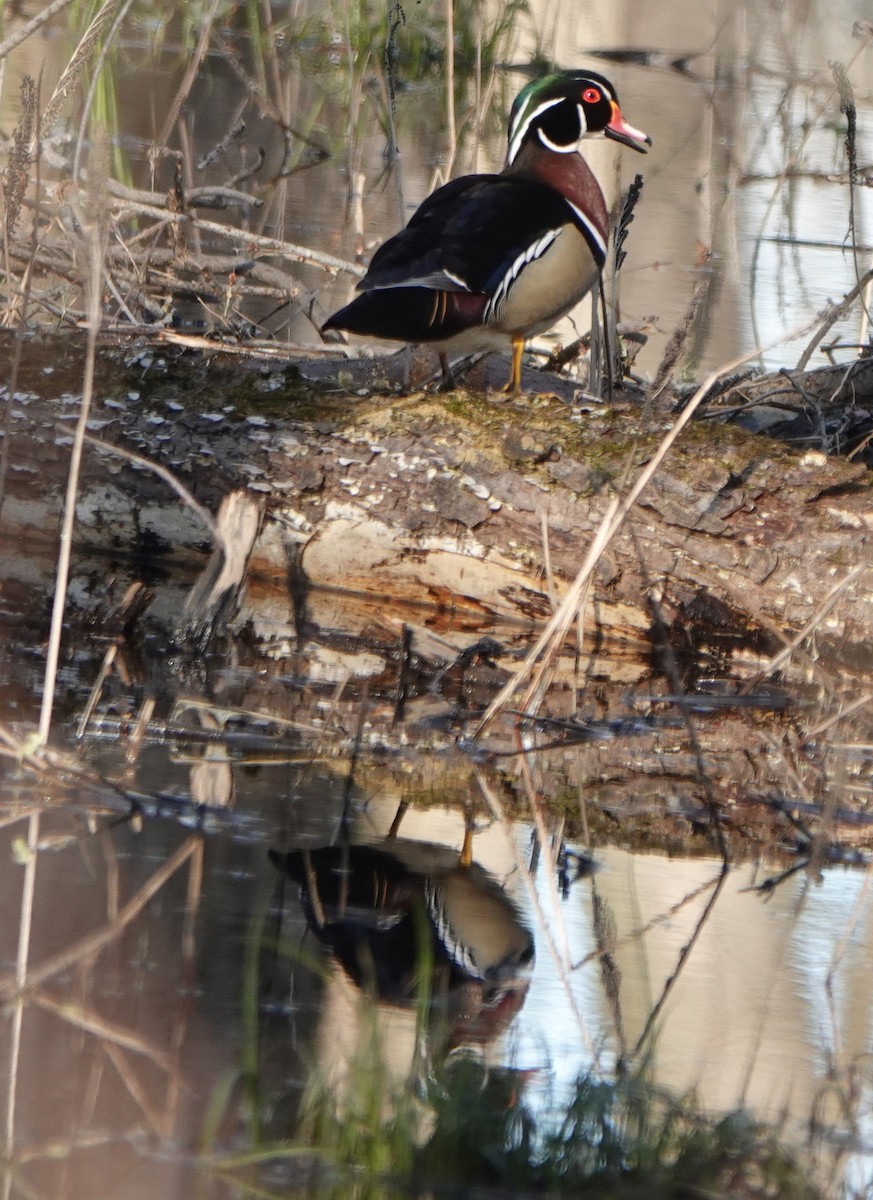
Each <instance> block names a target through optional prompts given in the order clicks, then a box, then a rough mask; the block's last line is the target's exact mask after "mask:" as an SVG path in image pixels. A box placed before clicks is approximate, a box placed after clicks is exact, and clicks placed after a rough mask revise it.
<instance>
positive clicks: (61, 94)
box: [42, 0, 122, 129]
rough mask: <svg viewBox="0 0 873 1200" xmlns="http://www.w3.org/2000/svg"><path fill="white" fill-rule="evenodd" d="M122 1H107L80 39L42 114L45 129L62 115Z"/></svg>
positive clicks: (50, 126) (51, 125) (49, 127)
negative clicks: (66, 103) (66, 102)
mask: <svg viewBox="0 0 873 1200" xmlns="http://www.w3.org/2000/svg"><path fill="white" fill-rule="evenodd" d="M121 2H122V0H106V2H105V3H104V4H103V6H102V7H101V8H100V9H99V10H98V12H97V13H96V15H95V16H94V19H93V20H92V21H91V24H90V25H89V26H88V28H87V29H86V30H85V32H84V33H83V34H82V37H81V38H80V39H79V44H78V46H77V47H76V49H75V50H74V51H73V56H72V58H71V59H70V61H69V62H68V63H67V65H66V67H65V68H64V70H63V73H62V74H61V77H60V79H59V80H58V82H57V84H56V85H55V90H54V92H53V93H52V97H51V99H50V100H49V102H48V104H47V105H46V107H45V110H44V112H43V114H42V127H43V129H51V128H52V127H53V125H54V123H55V121H56V120H57V119H58V116H59V115H60V112H61V109H62V108H63V106H64V102H65V101H66V99H67V97H68V96H69V95H70V93H71V92H72V91H73V89H74V88H75V87H76V85H77V84H78V82H79V76H80V75H81V74H82V72H83V71H84V69H85V67H86V65H87V64H88V62H89V61H90V59H91V58H92V56H93V54H94V51H95V50H96V48H97V46H98V45H99V44H100V41H101V39H102V37H103V34H104V33H105V32H106V30H107V29H108V28H109V26H110V25H111V23H112V22H113V21H114V20H115V15H116V13H117V11H118V9H119V8H120V7H121Z"/></svg>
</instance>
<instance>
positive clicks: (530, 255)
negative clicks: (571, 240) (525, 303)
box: [483, 229, 561, 325]
mask: <svg viewBox="0 0 873 1200" xmlns="http://www.w3.org/2000/svg"><path fill="white" fill-rule="evenodd" d="M560 232H561V230H560V229H549V230H547V231H546V232H545V233H544V234H543V235H542V237H540V238H537V240H536V241H535V242H531V244H530V245H529V246H528V247H527V249H526V250H525V251H523V253H521V254H519V256H518V258H516V259H515V261H514V262H513V264H512V266H511V267H510V268H509V270H508V271H507V272H506V274H505V275H504V276H503V278H502V279H501V280H500V283H499V284H498V285H497V287H496V288H495V290H494V295H493V296H492V297H491V299H490V300H489V301H488V303H487V304H486V306H485V312H484V314H483V321H484V323H485V324H486V325H487V324H488V323H489V321H492V320H494V319H495V318H496V317H497V316H498V315H499V309H500V308H501V307H502V306H503V304H504V303H505V302H506V297H507V296H508V295H509V290H510V288H511V287H512V285H513V283H514V282H515V280H516V279H517V278H518V277H519V275H520V274H521V273H522V271H523V270H524V268H525V267H526V266H527V265H528V263H532V262H533V261H534V260H535V259H537V258H542V256H543V255H544V254H545V252H546V251H547V250H548V248H549V246H551V244H552V243H553V242H554V240H555V238H556V237H557V236H558V234H559V233H560Z"/></svg>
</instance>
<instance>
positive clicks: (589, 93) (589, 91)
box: [582, 87, 603, 104]
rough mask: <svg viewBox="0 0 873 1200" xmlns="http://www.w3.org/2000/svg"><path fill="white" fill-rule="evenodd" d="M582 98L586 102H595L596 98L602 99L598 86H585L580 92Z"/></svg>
mask: <svg viewBox="0 0 873 1200" xmlns="http://www.w3.org/2000/svg"><path fill="white" fill-rule="evenodd" d="M582 99H583V100H584V101H585V103H586V104H596V103H597V101H598V100H602V99H603V96H602V93H601V92H600V89H599V88H595V87H590V88H586V89H585V91H584V92H583V93H582Z"/></svg>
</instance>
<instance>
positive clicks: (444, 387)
mask: <svg viewBox="0 0 873 1200" xmlns="http://www.w3.org/2000/svg"><path fill="white" fill-rule="evenodd" d="M439 356H440V369H441V370H442V373H443V381H442V383H441V384H440V391H441V392H451V391H452V390H453V389H454V388H456V387H457V384H456V383H455V377H454V375H453V374H452V365H451V363H450V362H449V356H448V354H446V352H445V350H440V351H439Z"/></svg>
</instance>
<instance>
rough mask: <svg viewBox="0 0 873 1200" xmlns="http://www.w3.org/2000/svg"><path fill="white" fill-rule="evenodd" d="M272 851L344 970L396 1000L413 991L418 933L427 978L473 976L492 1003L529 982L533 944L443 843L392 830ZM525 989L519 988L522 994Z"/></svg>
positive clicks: (507, 906) (505, 902) (451, 982)
mask: <svg viewBox="0 0 873 1200" xmlns="http://www.w3.org/2000/svg"><path fill="white" fill-rule="evenodd" d="M269 854H270V859H271V860H272V862H273V863H274V864H275V866H276V867H277V868H278V869H279V870H280V871H282V872H283V873H285V874H287V875H290V876H291V878H292V879H294V880H295V881H296V882H297V883H298V884H299V885H300V889H301V899H302V900H303V904H304V911H305V913H306V918H307V921H308V923H309V925H310V927H311V928H312V929H313V931H314V932H315V934H316V935H317V936H318V937H319V939H320V940H321V941H323V942H324V943H325V944H326V945H328V946H329V947H330V949H331V951H332V952H333V954H334V956H335V958H336V959H337V961H338V962H339V963H340V965H341V966H342V968H343V970H344V971H345V972H346V974H347V975H348V977H349V978H350V979H351V980H352V981H353V982H354V983H356V984H362V983H364V982H369V983H370V984H371V985H375V988H376V992H377V994H378V995H379V996H380V997H381V998H382V999H386V1000H391V1001H393V1002H398V1001H403V1000H407V1001H408V1000H410V999H412V998H414V996H415V981H416V979H417V975H418V971H419V969H420V966H421V961H422V951H423V949H424V947H423V945H422V937H423V936H424V937H427V938H428V940H429V943H430V954H431V955H432V962H433V968H434V982H435V984H436V980H437V979H438V978H439V979H440V980H441V982H442V983H443V984H445V986H446V987H447V988H448V989H449V990H453V989H457V988H459V987H462V986H463V985H464V984H466V983H469V982H472V981H476V982H478V983H479V984H481V985H482V988H483V1000H484V1002H486V1003H488V1004H492V1005H495V1004H499V1003H500V1002H501V1000H502V999H503V997H504V995H505V994H506V993H508V992H512V991H513V990H517V989H518V988H519V986H520V984H522V983H525V984H526V982H527V979H528V977H529V975H530V970H531V967H532V964H533V958H534V943H533V938H532V937H531V934H530V932H529V931H528V930H527V929H526V928H525V926H524V924H523V923H522V921H521V918H520V916H519V913H518V910H517V909H516V907H515V905H514V904H513V903H512V901H511V900H510V899H509V897H508V896H507V895H506V893H505V892H504V891H503V889H502V888H501V887H500V886H499V884H498V883H497V881H496V880H495V879H494V878H493V877H492V876H491V875H490V874H489V873H488V872H487V871H485V870H484V868H482V867H481V866H479V865H478V864H477V863H475V862H472V861H465V859H467V858H468V855H465V854H462V856H461V860H460V861H459V860H458V858H457V855H455V854H453V853H452V851H450V850H448V849H447V848H446V847H443V846H433V845H430V844H428V843H419V842H413V841H408V840H406V839H403V838H389V839H387V840H386V841H384V842H382V843H380V844H379V845H376V846H369V845H354V846H344V845H337V846H321V847H318V848H316V849H313V850H296V851H291V852H289V853H283V852H281V851H278V850H270V852H269ZM522 994H523V993H522Z"/></svg>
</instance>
